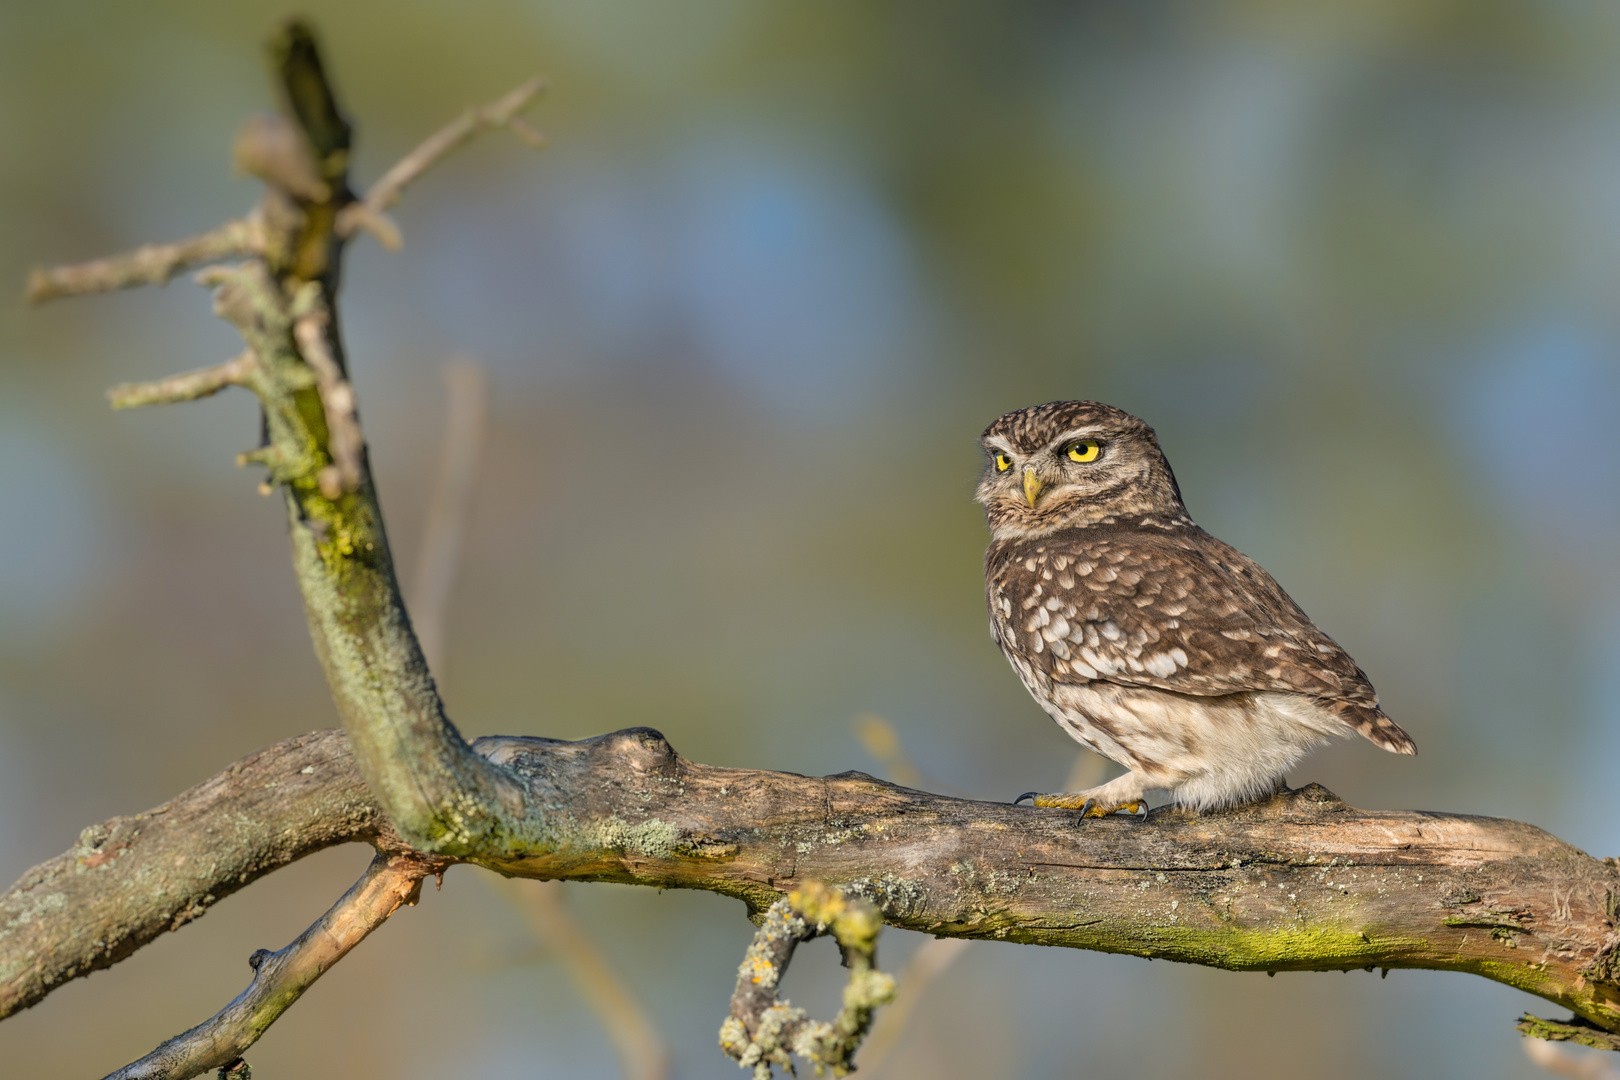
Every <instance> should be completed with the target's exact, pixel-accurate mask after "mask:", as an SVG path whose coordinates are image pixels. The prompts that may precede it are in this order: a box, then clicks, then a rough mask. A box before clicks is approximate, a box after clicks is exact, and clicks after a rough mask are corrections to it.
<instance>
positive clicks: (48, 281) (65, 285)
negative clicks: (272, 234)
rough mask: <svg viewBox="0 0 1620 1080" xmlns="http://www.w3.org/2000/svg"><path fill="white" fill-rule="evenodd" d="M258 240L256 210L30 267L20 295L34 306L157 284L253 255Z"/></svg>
mask: <svg viewBox="0 0 1620 1080" xmlns="http://www.w3.org/2000/svg"><path fill="white" fill-rule="evenodd" d="M263 243H264V230H263V223H262V221H261V219H260V217H259V215H258V214H257V213H254V214H249V215H248V216H247V217H245V218H239V219H237V220H235V221H227V222H226V223H225V224H223V225H221V226H219V227H218V228H217V229H210V230H208V231H207V232H205V233H199V234H197V235H196V236H191V237H187V238H186V239H184V240H180V241H177V242H175V243H172V244H147V245H145V246H143V247H139V248H136V249H135V250H134V251H130V252H125V253H124V254H122V255H111V256H108V257H107V258H105V259H95V260H93V261H91V262H85V263H77V264H75V265H72V266H57V267H53V268H52V269H49V270H35V271H34V272H33V273H31V274H29V275H28V288H27V290H26V291H25V292H24V294H23V296H24V298H25V299H26V300H27V301H28V302H29V303H30V304H38V303H43V302H44V301H46V300H55V299H58V298H60V297H64V296H85V295H88V294H91V293H104V292H113V291H115V290H117V289H129V288H134V287H135V286H137V285H162V284H164V283H165V282H167V281H168V280H169V279H170V278H172V277H174V275H176V274H178V273H179V272H180V271H182V270H185V269H186V268H188V267H192V266H200V265H201V264H203V263H210V262H218V261H219V260H221V259H234V258H240V257H241V256H243V255H252V254H255V253H257V252H258V251H260V250H261V249H262V247H263Z"/></svg>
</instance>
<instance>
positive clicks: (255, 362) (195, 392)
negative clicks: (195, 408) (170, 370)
mask: <svg viewBox="0 0 1620 1080" xmlns="http://www.w3.org/2000/svg"><path fill="white" fill-rule="evenodd" d="M258 367H259V358H258V357H256V356H254V355H253V350H251V349H249V350H247V351H246V352H244V353H242V354H241V355H240V356H237V357H236V358H235V359H232V360H227V361H225V362H224V363H223V364H215V365H214V366H213V367H206V368H201V369H200V370H197V371H188V372H186V373H184V374H182V375H170V376H169V377H168V378H166V379H157V380H155V381H153V382H144V383H124V384H123V385H121V386H115V387H113V388H112V389H111V390H108V391H107V400H108V401H110V402H112V407H113V408H115V409H134V408H137V407H139V406H142V405H172V404H175V403H176V402H181V401H196V400H197V399H198V398H205V397H212V396H213V395H215V394H217V393H219V392H220V391H221V390H223V389H225V388H226V387H227V386H246V385H247V384H248V380H250V379H251V378H252V377H253V376H254V374H256V373H257V371H258Z"/></svg>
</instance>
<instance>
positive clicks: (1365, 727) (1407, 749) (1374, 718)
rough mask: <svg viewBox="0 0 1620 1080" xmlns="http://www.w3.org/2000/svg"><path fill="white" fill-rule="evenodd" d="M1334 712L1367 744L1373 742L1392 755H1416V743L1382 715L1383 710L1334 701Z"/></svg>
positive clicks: (1355, 703) (1351, 702)
mask: <svg viewBox="0 0 1620 1080" xmlns="http://www.w3.org/2000/svg"><path fill="white" fill-rule="evenodd" d="M1333 705H1334V711H1335V712H1337V713H1338V714H1339V716H1340V717H1341V718H1342V719H1343V720H1344V722H1345V723H1347V724H1349V725H1350V726H1351V727H1353V728H1355V729H1356V732H1357V733H1358V734H1360V735H1362V736H1364V737H1365V738H1366V739H1367V740H1368V741H1369V742H1373V743H1376V744H1378V745H1379V746H1381V747H1383V748H1384V749H1385V750H1388V751H1389V752H1390V753H1392V754H1416V753H1417V743H1415V742H1413V741H1412V736H1410V735H1408V734H1407V733H1406V731H1405V730H1404V729H1403V728H1402V727H1401V725H1399V724H1397V723H1396V722H1395V721H1393V720H1391V719H1390V718H1389V717H1387V716H1385V715H1384V710H1382V709H1380V708H1379V707H1378V706H1376V705H1363V704H1360V703H1359V702H1354V701H1336V702H1334V703H1333Z"/></svg>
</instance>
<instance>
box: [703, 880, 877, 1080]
mask: <svg viewBox="0 0 1620 1080" xmlns="http://www.w3.org/2000/svg"><path fill="white" fill-rule="evenodd" d="M882 928H883V918H882V916H881V915H880V914H879V913H878V909H877V905H876V904H874V903H872V901H870V900H868V899H866V898H864V897H861V896H852V895H847V894H845V893H843V892H840V891H838V890H835V889H829V888H828V887H827V886H825V885H823V884H821V883H820V882H816V881H807V882H805V883H804V884H803V885H801V886H799V888H798V889H796V890H794V891H793V892H792V893H789V894H788V896H787V897H786V898H785V899H783V900H778V901H777V902H776V903H774V904H772V905H771V907H770V908H769V910H767V911H766V912H765V918H764V921H763V923H762V924H761V925H760V928H759V932H758V933H756V934H755V935H754V940H753V942H752V944H750V945H749V946H748V952H747V954H746V955H745V956H744V957H743V962H742V964H741V965H739V966H738V968H737V989H736V992H734V993H733V994H732V995H731V1015H729V1016H727V1017H726V1022H725V1023H724V1024H722V1025H720V1049H722V1050H724V1051H725V1052H726V1054H727V1056H729V1057H731V1058H734V1059H735V1060H736V1062H737V1064H738V1066H739V1067H741V1068H744V1069H748V1068H751V1069H753V1070H754V1077H755V1080H771V1066H772V1065H780V1066H782V1068H783V1070H784V1071H786V1072H789V1073H791V1072H793V1058H792V1055H793V1054H797V1055H798V1056H799V1057H800V1058H802V1059H803V1060H805V1061H807V1062H809V1063H810V1065H811V1066H813V1067H814V1068H815V1071H816V1075H817V1076H820V1075H822V1073H824V1072H825V1071H826V1070H828V1069H831V1070H832V1074H833V1075H834V1076H844V1075H846V1074H847V1073H849V1072H851V1071H853V1070H854V1068H855V1066H854V1065H853V1064H852V1063H851V1059H852V1058H853V1057H854V1056H855V1051H856V1050H857V1049H859V1048H860V1045H861V1040H862V1039H863V1038H865V1037H866V1031H867V1028H869V1027H870V1026H871V1024H872V1013H873V1012H874V1011H875V1010H876V1009H877V1008H878V1006H880V1005H886V1004H888V1003H889V1002H890V1001H892V1000H894V979H893V978H891V977H890V976H888V975H885V974H884V973H883V972H881V971H878V970H877V968H876V966H875V965H876V954H877V935H878V931H879V930H881V929H882ZM826 933H831V934H832V936H833V938H834V939H835V940H837V942H838V948H839V951H840V952H842V953H843V957H844V966H845V967H847V968H849V982H848V983H847V984H846V985H845V986H844V1004H843V1007H842V1008H841V1009H839V1010H838V1015H837V1016H836V1017H834V1018H833V1021H832V1023H830V1024H829V1023H826V1022H825V1021H821V1020H812V1019H810V1017H809V1015H808V1014H807V1013H806V1012H805V1011H804V1010H803V1009H796V1008H794V1007H793V1006H792V1005H790V1004H788V1003H787V1002H786V1001H783V1000H781V999H779V998H778V997H777V995H776V988H777V987H778V986H779V985H780V984H781V982H782V976H783V975H785V974H787V969H788V963H789V962H790V961H791V960H792V959H793V950H794V949H796V948H797V947H798V945H799V942H801V941H809V940H810V939H811V938H814V937H817V936H819V935H821V934H826Z"/></svg>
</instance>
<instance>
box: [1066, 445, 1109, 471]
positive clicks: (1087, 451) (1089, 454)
mask: <svg viewBox="0 0 1620 1080" xmlns="http://www.w3.org/2000/svg"><path fill="white" fill-rule="evenodd" d="M1100 453H1102V447H1100V446H1098V445H1097V440H1096V439H1081V440H1080V441H1079V442H1073V443H1070V444H1069V460H1070V461H1078V462H1080V463H1081V464H1082V465H1083V464H1085V463H1086V462H1088V461H1096V460H1097V455H1098V454H1100Z"/></svg>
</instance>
